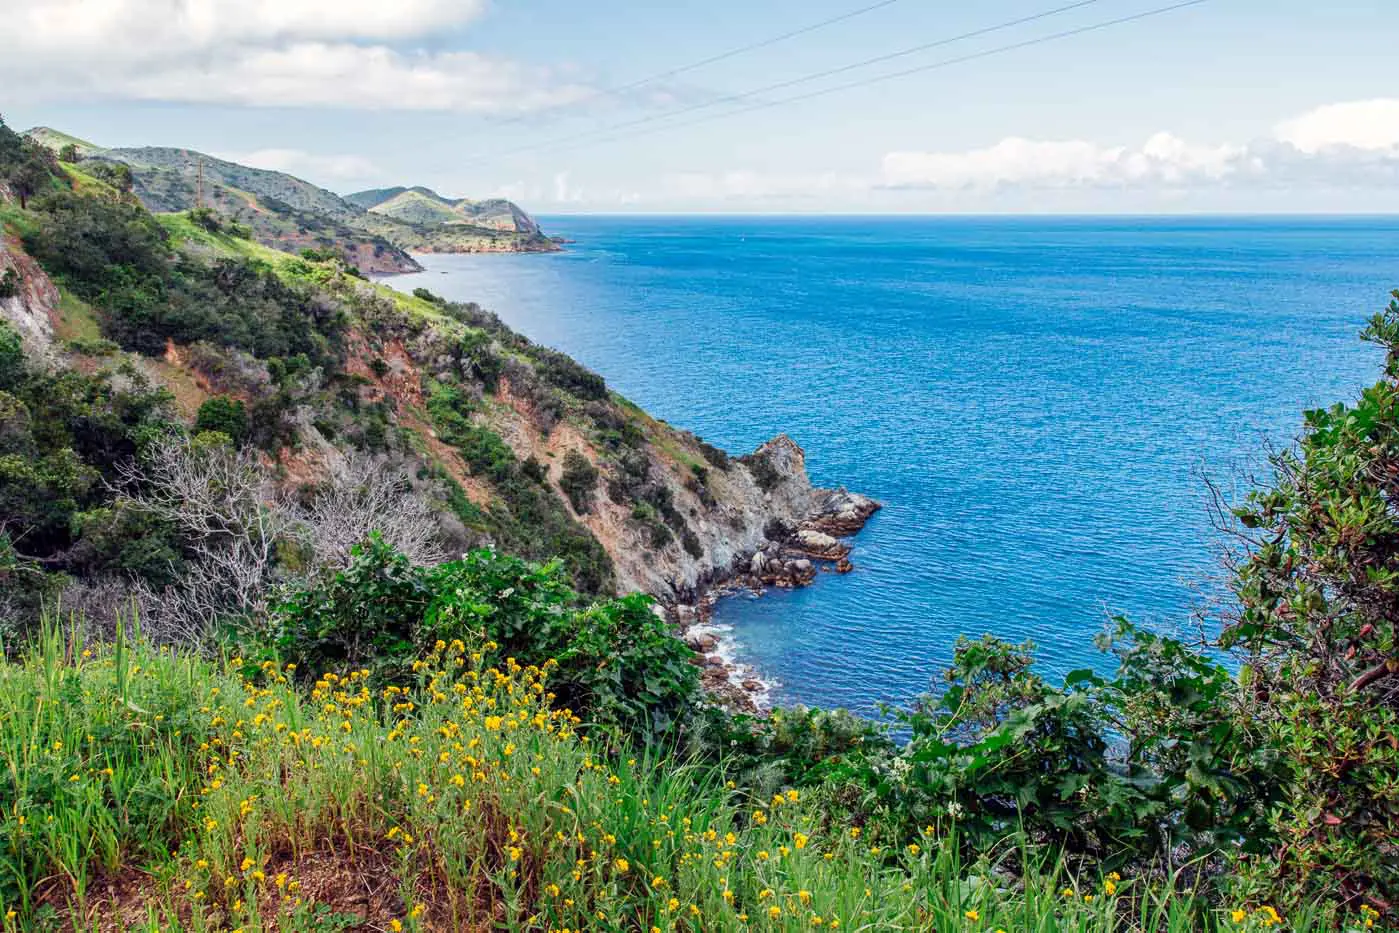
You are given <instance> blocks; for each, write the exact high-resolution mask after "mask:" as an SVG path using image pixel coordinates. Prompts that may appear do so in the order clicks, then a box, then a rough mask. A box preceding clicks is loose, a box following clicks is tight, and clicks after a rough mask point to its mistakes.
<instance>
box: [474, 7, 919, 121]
mask: <svg viewBox="0 0 1399 933" xmlns="http://www.w3.org/2000/svg"><path fill="white" fill-rule="evenodd" d="M899 2H900V0H879V2H878V3H871V4H869V5H868V6H862V7H859V8H857V9H854V10H850V11H849V12H847V13H841V14H840V15H838V16H832V17H830V18H829V19H823V20H821V21H820V22H816V23H811V24H809V25H806V26H802V27H800V28H798V29H793V30H790V31H788V32H784V33H780V34H778V35H775V36H769V37H768V38H766V39H760V40H758V41H757V42H751V43H749V44H748V45H741V46H739V47H738V48H734V49H729V50H728V51H727V52H720V53H719V54H717V55H711V56H709V57H708V58H702V59H700V60H699V61H695V62H690V63H689V64H688V65H681V66H679V67H678V68H671V69H669V70H667V71H661V72H657V73H656V74H653V75H648V76H647V77H644V78H638V79H637V80H635V81H632V82H629V83H627V84H621V85H618V86H616V87H609V88H601V89H599V90H597V91H594V92H593V93H592V94H589V95H588V96H586V97H583V98H581V99H579V100H571V101H568V102H566V103H561V104H555V105H553V106H551V107H543V108H541V109H539V110H534V111H531V112H530V113H525V114H520V115H519V116H515V117H510V118H508V119H505V120H495V121H492V122H493V123H494V124H495V125H496V126H508V125H510V124H512V123H523V122H524V121H526V120H532V119H534V118H535V117H537V116H539V114H541V113H548V112H550V111H553V110H559V109H561V108H563V107H571V106H574V105H576V104H580V103H585V102H587V101H590V100H596V99H597V98H599V97H618V96H620V95H622V94H625V93H627V92H628V91H634V90H636V89H637V88H641V87H645V86H646V85H648V84H655V83H656V82H657V81H664V80H666V79H667V78H674V77H676V76H678V75H683V74H687V73H689V72H691V71H696V70H698V69H700V68H704V67H706V66H708V65H714V64H717V63H719V62H722V61H727V60H728V59H730V58H737V57H738V56H740V55H746V54H748V53H749V52H756V51H759V50H760V49H765V48H769V47H770V46H774V45H777V44H779V43H782V42H786V41H787V40H789V39H795V38H797V37H798V36H804V35H806V34H807V33H812V32H816V31H817V30H818V29H825V28H826V27H827V26H834V25H836V24H837V23H843V22H846V21H847V20H852V19H855V18H856V17H859V16H864V15H865V14H866V13H873V12H874V11H875V10H882V9H883V8H884V7H886V6H893V5H894V4H895V3H899Z"/></svg>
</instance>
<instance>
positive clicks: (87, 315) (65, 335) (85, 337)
mask: <svg viewBox="0 0 1399 933" xmlns="http://www.w3.org/2000/svg"><path fill="white" fill-rule="evenodd" d="M58 295H59V300H58V314H59V319H58V323H57V324H56V325H55V327H54V332H55V333H56V334H57V335H58V337H59V339H60V340H65V341H80V342H86V343H96V342H97V341H100V340H101V339H102V327H101V325H99V324H98V323H97V313H96V312H95V311H93V309H92V306H91V305H89V304H88V303H87V302H85V301H83V300H82V299H81V298H79V297H78V296H77V295H75V294H73V293H72V292H71V291H69V290H68V289H67V288H64V287H63V286H62V285H59V286H58Z"/></svg>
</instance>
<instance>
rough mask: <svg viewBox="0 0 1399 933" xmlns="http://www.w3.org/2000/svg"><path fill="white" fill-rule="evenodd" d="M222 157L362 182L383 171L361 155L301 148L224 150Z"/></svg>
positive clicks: (272, 168) (278, 169)
mask: <svg viewBox="0 0 1399 933" xmlns="http://www.w3.org/2000/svg"><path fill="white" fill-rule="evenodd" d="M219 157H220V158H223V159H227V160H228V161H230V162H238V163H240V164H242V165H250V166H252V167H253V168H264V169H268V170H269V171H273V172H286V173H287V174H289V175H296V176H298V177H302V178H322V179H333V180H335V181H359V180H362V179H366V178H373V177H375V176H376V175H378V174H380V172H379V167H378V166H377V165H375V164H374V163H373V162H372V161H370V160H369V159H367V158H365V157H364V156H358V155H320V154H317V153H313V152H306V151H304V150H301V149H259V150H257V151H255V152H231V153H220V154H219Z"/></svg>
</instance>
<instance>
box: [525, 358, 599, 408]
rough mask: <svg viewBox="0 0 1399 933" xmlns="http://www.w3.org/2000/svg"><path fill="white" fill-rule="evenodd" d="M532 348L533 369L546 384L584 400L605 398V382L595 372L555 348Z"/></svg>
mask: <svg viewBox="0 0 1399 933" xmlns="http://www.w3.org/2000/svg"><path fill="white" fill-rule="evenodd" d="M532 349H533V352H532V353H531V354H530V355H531V356H532V357H533V358H534V362H535V369H536V371H537V372H538V373H539V375H540V377H541V378H542V379H543V380H544V381H545V382H547V383H548V384H550V385H552V386H555V387H556V388H559V389H562V390H563V391H565V392H567V393H569V394H570V395H574V396H577V397H578V398H580V399H583V400H584V401H601V400H603V399H606V398H607V383H606V382H604V381H603V378H602V377H601V376H599V375H598V374H597V373H595V372H593V371H592V370H590V369H587V368H586V367H584V366H582V365H581V364H579V363H578V362H577V361H576V360H574V359H573V358H572V357H570V356H568V355H566V354H563V353H560V352H559V351H557V350H550V349H549V348H547V347H534V348H532Z"/></svg>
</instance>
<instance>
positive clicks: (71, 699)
mask: <svg viewBox="0 0 1399 933" xmlns="http://www.w3.org/2000/svg"><path fill="white" fill-rule="evenodd" d="M480 657H481V656H480V655H479V654H473V653H472V651H471V649H470V647H469V646H467V645H464V644H462V643H460V642H455V643H453V644H451V645H443V644H441V643H439V644H438V646H437V648H436V650H435V651H433V652H432V653H431V654H430V655H429V656H428V657H427V658H426V659H424V661H422V662H420V663H419V664H418V665H417V668H418V669H419V673H418V681H417V683H416V684H414V685H413V686H411V687H408V688H405V689H402V690H400V689H399V688H396V687H388V688H386V689H383V690H378V689H373V688H371V686H370V683H369V679H368V675H367V673H366V672H352V673H349V674H347V675H346V676H345V677H343V678H341V677H336V676H334V675H326V676H324V677H321V678H320V679H318V680H315V681H311V682H306V683H303V685H302V686H298V685H297V683H296V681H297V679H298V677H299V674H300V672H296V671H293V670H291V669H289V668H286V667H282V666H280V665H278V664H277V663H275V662H273V661H265V662H262V663H261V664H252V663H249V662H244V661H242V660H240V659H236V658H235V659H230V660H228V661H227V662H219V663H215V662H209V661H206V660H202V659H198V658H194V657H190V656H187V655H184V654H179V653H175V652H171V651H169V650H156V649H153V648H151V647H148V646H145V645H142V644H140V643H138V642H133V641H128V640H127V639H125V638H123V637H121V636H120V635H119V637H118V639H117V640H116V642H115V643H113V644H110V645H102V646H91V647H88V646H85V645H84V644H83V642H82V641H81V639H80V638H78V637H77V636H76V635H72V634H69V635H67V636H65V635H64V634H63V633H60V632H58V631H55V630H53V629H49V630H48V631H47V633H46V634H45V635H43V637H41V638H40V639H39V640H38V642H37V643H36V644H35V645H34V646H32V647H31V648H30V650H29V651H28V652H27V653H26V654H25V655H24V656H23V658H22V659H20V660H19V661H17V662H14V663H6V664H4V666H3V667H0V752H3V760H4V763H5V765H4V769H3V772H0V773H2V774H3V781H0V840H3V842H0V897H3V898H4V900H5V903H4V905H0V915H3V916H4V917H5V919H4V920H3V928H4V929H5V930H7V931H10V930H38V929H52V928H55V927H66V928H71V929H88V928H93V927H95V926H102V924H104V923H109V922H111V921H112V920H113V918H119V920H120V923H121V924H129V925H130V928H133V929H141V930H157V929H182V930H193V931H206V930H240V929H241V930H243V931H245V933H250V931H253V930H286V931H291V930H328V929H350V928H353V929H364V930H399V929H403V930H410V931H426V930H477V929H500V930H565V929H567V930H643V931H648V930H684V931H699V930H749V929H752V930H763V931H795V930H812V929H823V930H829V929H840V930H856V929H859V930H986V931H994V930H998V929H1002V930H1037V931H1046V933H1049V931H1084V933H1086V931H1098V930H1102V931H1108V930H1163V931H1176V930H1182V931H1183V930H1195V929H1213V928H1227V929H1230V930H1236V929H1237V930H1242V929H1255V928H1256V929H1262V928H1265V927H1267V926H1270V925H1272V924H1271V916H1270V915H1268V914H1267V913H1253V914H1249V915H1247V916H1246V917H1244V918H1243V919H1242V921H1241V922H1237V923H1236V922H1234V921H1233V920H1232V919H1231V918H1230V917H1228V916H1227V914H1226V913H1225V912H1223V911H1219V910H1216V909H1213V908H1211V907H1210V906H1208V905H1206V904H1204V903H1202V902H1201V901H1199V900H1197V899H1196V898H1194V897H1193V896H1191V895H1190V894H1189V893H1188V892H1187V893H1173V892H1171V891H1170V890H1169V889H1163V888H1159V887H1152V886H1148V885H1146V884H1145V883H1144V882H1142V881H1140V880H1134V879H1130V878H1126V879H1124V878H1117V877H1115V876H1109V877H1107V878H1103V877H1092V878H1086V877H1081V878H1076V877H1072V876H1071V875H1070V874H1069V873H1068V872H1067V871H1066V870H1065V868H1064V866H1063V864H1062V863H1061V862H1058V861H1056V860H1054V859H1053V858H1051V857H1048V856H1045V855H1043V854H1039V853H1036V852H1034V851H1033V850H1031V849H1030V848H1029V847H1028V846H1027V844H1026V843H1025V842H1024V840H1023V839H1011V840H1007V843H1006V846H1005V851H1004V857H1003V858H1000V859H996V858H987V859H983V860H981V861H978V862H977V863H975V864H963V863H962V861H961V859H960V856H959V846H957V845H956V842H955V826H946V827H941V828H938V829H932V828H929V829H928V830H926V831H925V833H924V834H923V835H922V836H920V837H919V838H916V839H884V838H878V837H876V836H874V835H873V831H872V830H862V829H861V828H860V827H852V826H845V825H838V824H835V823H832V822H831V821H830V820H829V818H828V816H827V814H826V812H825V810H824V808H822V807H820V806H819V805H816V804H815V802H814V801H810V800H807V799H806V798H804V797H802V795H800V794H798V793H797V792H795V791H788V792H786V793H782V794H779V795H778V796H776V797H773V798H772V799H767V800H753V799H751V798H750V797H749V796H748V795H747V794H746V793H744V792H742V791H741V790H739V789H737V788H735V787H734V786H733V785H731V784H730V785H725V784H723V783H720V780H719V779H718V778H717V777H716V776H715V772H714V771H712V770H711V769H708V768H704V767H700V766H697V765H693V764H686V763H681V762H675V761H673V760H668V759H666V758H665V757H663V756H646V755H640V754H638V755H635V756H629V755H628V754H627V753H621V754H610V753H609V752H608V751H607V750H605V749H603V748H601V747H597V745H596V744H595V743H594V742H593V741H590V739H589V737H588V736H587V735H585V734H582V733H580V727H581V726H580V723H579V722H578V720H577V719H576V718H575V717H573V716H572V715H571V714H570V713H569V712H567V711H565V710H558V709H554V708H552V707H551V704H550V698H551V696H550V694H549V691H548V668H549V667H550V665H548V664H546V665H544V667H543V668H542V669H541V668H535V667H521V666H519V665H517V664H513V663H511V664H508V665H507V667H506V669H504V670H497V669H482V667H481V663H480ZM1010 865H1016V866H1018V869H1017V872H1016V873H1015V874H1011V873H1009V872H1008V871H1005V870H1003V869H1004V868H1006V867H1007V866H1010ZM104 918H105V919H104ZM1315 921H1316V918H1311V917H1307V916H1293V917H1289V918H1287V922H1288V924H1289V928H1290V929H1304V928H1308V927H1310V926H1312V925H1313V924H1314V923H1315ZM102 928H106V929H112V928H125V926H117V927H112V926H102Z"/></svg>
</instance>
